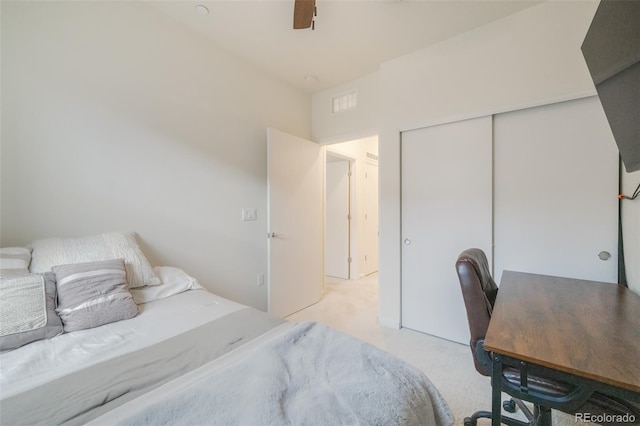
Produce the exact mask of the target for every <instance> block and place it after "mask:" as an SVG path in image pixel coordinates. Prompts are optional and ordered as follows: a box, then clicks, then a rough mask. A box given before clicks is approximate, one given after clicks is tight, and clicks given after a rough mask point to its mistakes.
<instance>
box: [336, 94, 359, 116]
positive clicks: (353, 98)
mask: <svg viewBox="0 0 640 426" xmlns="http://www.w3.org/2000/svg"><path fill="white" fill-rule="evenodd" d="M357 106H358V92H357V91H356V90H351V91H349V92H347V93H345V94H342V95H338V96H334V97H332V98H331V113H332V114H337V113H339V112H345V111H349V110H352V109H355V108H356V107H357Z"/></svg>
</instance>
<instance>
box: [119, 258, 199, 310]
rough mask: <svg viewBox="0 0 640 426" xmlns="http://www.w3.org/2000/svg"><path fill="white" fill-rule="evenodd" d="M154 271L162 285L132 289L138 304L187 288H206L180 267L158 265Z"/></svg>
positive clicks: (162, 297)
mask: <svg viewBox="0 0 640 426" xmlns="http://www.w3.org/2000/svg"><path fill="white" fill-rule="evenodd" d="M153 271H154V272H155V273H156V274H157V275H158V277H160V280H161V281H162V284H161V285H157V286H152V287H142V288H135V289H132V290H131V295H132V296H133V300H135V301H136V303H137V304H141V303H149V302H153V301H154V300H158V299H164V298H165V297H169V296H173V295H174V294H178V293H182V292H184V291H187V290H203V289H204V288H203V287H202V286H201V285H200V284H199V283H198V280H196V279H195V278H193V277H191V276H189V275H187V273H186V272H185V271H183V270H182V269H180V268H174V267H172V266H156V267H154V268H153Z"/></svg>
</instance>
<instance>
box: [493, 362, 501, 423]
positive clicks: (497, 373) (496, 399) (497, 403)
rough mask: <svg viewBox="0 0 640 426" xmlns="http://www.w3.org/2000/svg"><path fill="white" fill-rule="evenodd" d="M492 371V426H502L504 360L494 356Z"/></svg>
mask: <svg viewBox="0 0 640 426" xmlns="http://www.w3.org/2000/svg"><path fill="white" fill-rule="evenodd" d="M492 366H493V367H492V370H491V426H500V416H501V414H502V360H501V359H500V356H499V355H496V354H493V363H492Z"/></svg>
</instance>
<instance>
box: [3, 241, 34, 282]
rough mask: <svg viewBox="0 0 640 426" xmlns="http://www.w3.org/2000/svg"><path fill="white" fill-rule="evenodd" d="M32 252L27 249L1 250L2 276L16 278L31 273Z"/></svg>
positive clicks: (6, 248)
mask: <svg viewBox="0 0 640 426" xmlns="http://www.w3.org/2000/svg"><path fill="white" fill-rule="evenodd" d="M30 262H31V250H30V249H28V248H26V247H3V248H0V276H1V277H14V276H17V275H25V274H28V273H29V263H30Z"/></svg>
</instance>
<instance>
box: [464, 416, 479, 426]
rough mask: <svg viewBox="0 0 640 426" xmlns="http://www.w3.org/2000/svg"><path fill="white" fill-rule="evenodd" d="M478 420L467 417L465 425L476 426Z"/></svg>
mask: <svg viewBox="0 0 640 426" xmlns="http://www.w3.org/2000/svg"><path fill="white" fill-rule="evenodd" d="M476 424H477V422H476V421H475V420H473V419H471V417H465V418H464V426H476Z"/></svg>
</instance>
